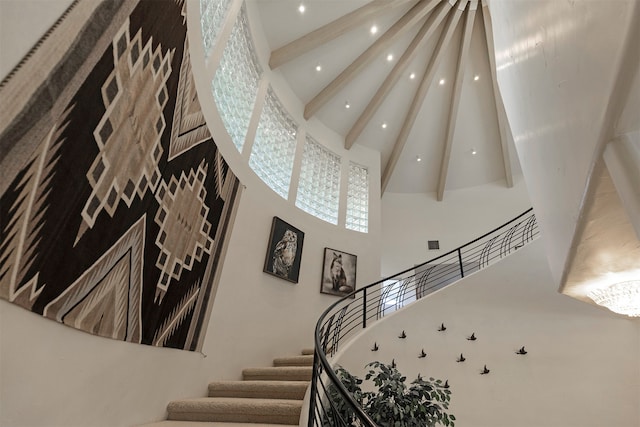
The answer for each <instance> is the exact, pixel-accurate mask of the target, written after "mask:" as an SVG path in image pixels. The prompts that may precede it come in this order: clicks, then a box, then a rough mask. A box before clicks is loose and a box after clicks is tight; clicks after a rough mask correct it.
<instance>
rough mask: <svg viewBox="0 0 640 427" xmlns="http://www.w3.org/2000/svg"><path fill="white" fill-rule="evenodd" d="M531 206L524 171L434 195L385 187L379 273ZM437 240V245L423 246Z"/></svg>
mask: <svg viewBox="0 0 640 427" xmlns="http://www.w3.org/2000/svg"><path fill="white" fill-rule="evenodd" d="M530 207H531V202H530V201H529V196H528V194H527V188H526V186H525V183H524V181H523V179H522V176H515V177H514V186H513V188H510V189H506V187H505V184H504V182H503V181H499V182H495V183H492V184H486V185H481V186H477V187H472V188H467V189H462V190H450V191H447V197H445V198H444V200H443V201H441V202H438V201H437V200H436V197H435V194H406V193H389V192H385V194H384V196H383V197H382V242H383V246H382V274H383V276H385V277H387V276H390V275H392V274H395V273H397V272H399V271H401V270H404V269H407V268H410V267H412V266H414V265H416V264H420V263H422V262H425V261H427V260H429V259H431V258H435V257H437V256H440V255H442V254H445V253H447V252H448V251H450V250H452V249H455V248H457V247H459V246H461V245H464V244H465V243H467V242H468V241H470V240H473V239H475V238H476V237H480V236H482V235H483V234H485V233H486V232H488V231H490V230H492V229H494V228H495V227H499V226H500V225H502V224H504V223H505V222H507V221H510V220H511V219H513V218H514V217H516V216H518V215H519V214H521V213H522V212H524V211H525V210H527V209H529V208H530ZM428 240H439V241H440V250H427V241H428Z"/></svg>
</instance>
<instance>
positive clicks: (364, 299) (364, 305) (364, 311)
mask: <svg viewBox="0 0 640 427" xmlns="http://www.w3.org/2000/svg"><path fill="white" fill-rule="evenodd" d="M366 327H367V288H364V289H363V290H362V329H364V328H366Z"/></svg>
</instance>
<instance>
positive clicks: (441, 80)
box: [438, 79, 446, 86]
mask: <svg viewBox="0 0 640 427" xmlns="http://www.w3.org/2000/svg"><path fill="white" fill-rule="evenodd" d="M445 81H446V80H445V79H440V81H439V82H438V83H439V84H440V86H442V85H443V84H444V82H445Z"/></svg>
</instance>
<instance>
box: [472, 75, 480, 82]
mask: <svg viewBox="0 0 640 427" xmlns="http://www.w3.org/2000/svg"><path fill="white" fill-rule="evenodd" d="M473 80H474V81H476V82H477V81H478V80H480V76H479V75H477V74H476V75H475V76H473Z"/></svg>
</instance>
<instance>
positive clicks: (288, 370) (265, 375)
mask: <svg viewBox="0 0 640 427" xmlns="http://www.w3.org/2000/svg"><path fill="white" fill-rule="evenodd" d="M312 370H313V367H312V366H274V367H269V368H246V369H243V371H242V378H243V379H244V380H245V381H311V374H312Z"/></svg>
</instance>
